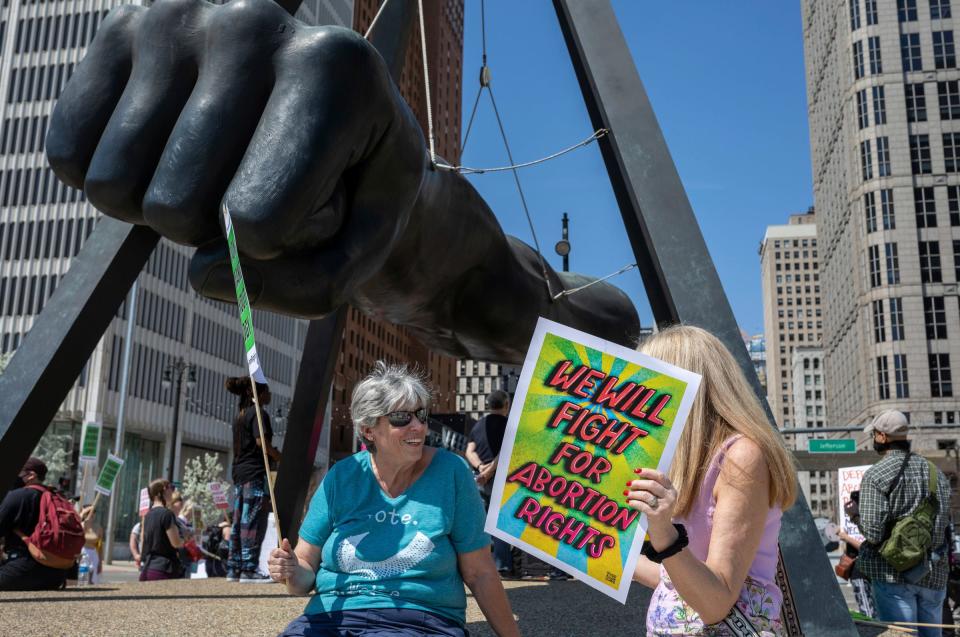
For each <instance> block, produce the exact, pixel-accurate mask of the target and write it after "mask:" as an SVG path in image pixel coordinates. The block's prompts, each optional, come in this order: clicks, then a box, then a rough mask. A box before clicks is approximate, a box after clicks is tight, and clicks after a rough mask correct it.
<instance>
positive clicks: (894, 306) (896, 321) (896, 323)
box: [872, 297, 906, 343]
mask: <svg viewBox="0 0 960 637" xmlns="http://www.w3.org/2000/svg"><path fill="white" fill-rule="evenodd" d="M887 303H888V306H889V309H890V340H892V341H902V340H903V339H904V338H906V332H905V331H904V327H903V299H901V298H899V297H893V298H890V299H887ZM872 307H873V340H874V342H875V343H882V342H884V341H885V340H886V338H887V332H886V323H885V321H884V311H883V300H882V299H881V300H878V301H874V302H873V305H872Z"/></svg>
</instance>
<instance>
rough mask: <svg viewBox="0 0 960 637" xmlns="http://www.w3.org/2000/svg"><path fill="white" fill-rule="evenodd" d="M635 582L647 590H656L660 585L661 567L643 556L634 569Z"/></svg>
mask: <svg viewBox="0 0 960 637" xmlns="http://www.w3.org/2000/svg"><path fill="white" fill-rule="evenodd" d="M633 581H634V582H639V583H640V584H643V585H644V586H646V587H647V588H656V587H657V585H658V584H659V583H660V566H659V565H658V564H654V563H653V562H651V561H650V560H648V559H647V558H645V557H644V556H642V555H641V556H640V559H639V560H638V561H637V566H636V567H635V568H634V569H633Z"/></svg>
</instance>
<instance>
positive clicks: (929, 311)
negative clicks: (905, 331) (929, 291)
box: [923, 296, 947, 341]
mask: <svg viewBox="0 0 960 637" xmlns="http://www.w3.org/2000/svg"><path fill="white" fill-rule="evenodd" d="M923 322H924V324H925V325H926V326H927V340H928V341H935V340H938V339H943V338H947V312H946V310H945V309H944V306H943V297H942V296H925V297H923Z"/></svg>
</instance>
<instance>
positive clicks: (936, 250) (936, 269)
mask: <svg viewBox="0 0 960 637" xmlns="http://www.w3.org/2000/svg"><path fill="white" fill-rule="evenodd" d="M917 247H918V248H919V252H920V281H921V282H922V283H943V275H942V274H941V271H940V243H939V242H938V241H921V242H920V243H919V244H918V245H917Z"/></svg>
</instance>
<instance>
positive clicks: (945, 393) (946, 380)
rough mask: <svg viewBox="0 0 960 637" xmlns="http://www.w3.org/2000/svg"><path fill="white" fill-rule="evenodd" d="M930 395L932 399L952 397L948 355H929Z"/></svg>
mask: <svg viewBox="0 0 960 637" xmlns="http://www.w3.org/2000/svg"><path fill="white" fill-rule="evenodd" d="M929 360H930V395H931V396H932V397H933V398H950V397H951V396H953V383H952V382H951V377H950V355H949V354H930V357H929Z"/></svg>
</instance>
